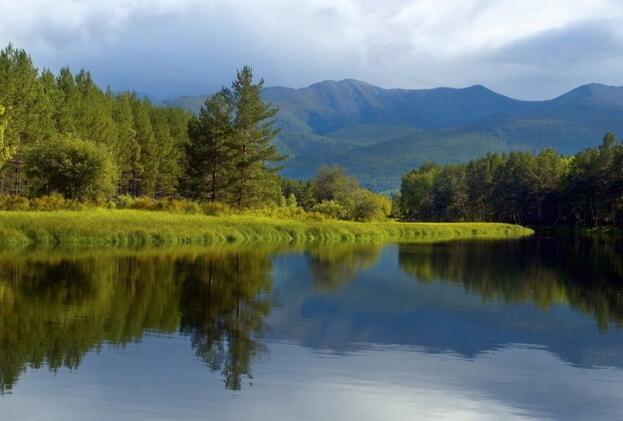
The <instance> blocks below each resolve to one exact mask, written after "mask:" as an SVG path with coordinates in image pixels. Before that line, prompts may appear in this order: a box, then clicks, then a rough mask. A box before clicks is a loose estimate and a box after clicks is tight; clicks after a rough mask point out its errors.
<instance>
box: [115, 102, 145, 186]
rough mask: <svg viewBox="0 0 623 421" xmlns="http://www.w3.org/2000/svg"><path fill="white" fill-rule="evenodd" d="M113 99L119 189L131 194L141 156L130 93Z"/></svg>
mask: <svg viewBox="0 0 623 421" xmlns="http://www.w3.org/2000/svg"><path fill="white" fill-rule="evenodd" d="M112 101H113V104H112V117H113V120H114V122H115V129H116V132H117V135H116V147H115V148H114V152H113V155H114V157H115V162H116V164H117V168H118V170H119V187H118V190H119V192H120V193H123V194H130V193H132V192H133V191H132V189H131V186H130V184H131V181H132V174H133V171H134V167H135V166H136V165H138V161H139V158H140V147H139V145H138V144H137V142H136V130H135V129H134V116H133V115H132V104H131V102H130V94H129V93H123V94H121V95H119V96H117V97H115V98H113V100H112Z"/></svg>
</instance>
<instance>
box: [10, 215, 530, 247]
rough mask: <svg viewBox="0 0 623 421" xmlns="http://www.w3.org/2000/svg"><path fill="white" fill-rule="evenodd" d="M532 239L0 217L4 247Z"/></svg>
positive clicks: (478, 231) (456, 227) (336, 226)
mask: <svg viewBox="0 0 623 421" xmlns="http://www.w3.org/2000/svg"><path fill="white" fill-rule="evenodd" d="M530 234H532V230H530V229H528V228H524V227H521V226H517V225H510V224H497V223H404V222H394V221H388V222H365V223H362V222H346V221H332V220H330V221H329V220H322V221H318V220H312V219H276V218H269V217H260V216H251V215H249V216H246V215H228V216H205V215H180V214H171V213H166V212H151V211H137V210H108V209H94V210H87V211H52V212H0V246H3V247H4V248H6V247H12V246H52V247H55V246H70V247H84V246H86V247H91V246H95V247H103V246H124V247H143V246H181V245H218V244H229V243H236V244H254V243H266V244H269V243H283V244H286V243H287V244H291V243H294V244H302V243H328V242H389V241H396V242H398V241H440V240H449V239H466V238H510V237H518V236H525V235H530Z"/></svg>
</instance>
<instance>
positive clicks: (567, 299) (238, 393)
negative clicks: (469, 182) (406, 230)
mask: <svg viewBox="0 0 623 421" xmlns="http://www.w3.org/2000/svg"><path fill="white" fill-rule="evenodd" d="M621 256H623V248H622V247H621V244H620V243H618V242H613V241H605V240H593V241H588V240H583V241H577V240H576V241H572V240H564V241H561V240H558V241H555V240H552V239H528V240H519V241H500V242H488V241H487V242H483V241H480V242H454V243H444V244H411V245H388V246H384V247H379V246H336V245H332V246H324V247H313V248H308V249H303V250H283V249H282V250H259V249H230V250H207V251H206V250H204V251H192V252H176V253H175V254H171V253H169V254H167V253H157V252H138V253H129V252H121V251H119V252H116V253H112V254H111V253H108V254H101V253H76V254H75V255H67V254H54V253H48V254H42V253H29V254H25V253H20V254H18V253H14V254H11V253H4V254H0V419H2V420H28V419H37V420H38V419H42V420H113V419H114V420H126V419H127V420H135V419H149V420H152V419H153V420H155V419H171V418H175V419H179V420H183V419H201V420H203V419H215V420H230V419H231V420H243V419H260V420H289V419H296V420H332V419H336V420H337V419H341V420H347V419H356V420H413V419H418V418H421V419H436V418H442V419H443V418H447V419H452V420H456V419H478V420H486V419H505V420H508V419H564V420H568V419H590V420H607V419H623V330H622V329H621V327H622V325H623V259H622V257H621Z"/></svg>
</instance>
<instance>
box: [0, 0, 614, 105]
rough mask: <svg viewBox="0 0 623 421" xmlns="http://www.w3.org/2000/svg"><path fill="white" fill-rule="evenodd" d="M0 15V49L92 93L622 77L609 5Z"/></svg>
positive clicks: (518, 86) (286, 1) (333, 0)
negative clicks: (237, 79) (63, 72)
mask: <svg viewBox="0 0 623 421" xmlns="http://www.w3.org/2000/svg"><path fill="white" fill-rule="evenodd" d="M0 10H2V14H1V15H0V42H2V43H4V44H6V43H8V42H9V41H12V42H14V43H15V44H16V45H17V46H19V47H23V48H26V49H27V50H29V51H30V52H31V53H32V55H33V56H34V58H35V60H36V61H37V63H39V64H40V65H42V66H47V67H51V68H53V69H55V68H58V67H59V66H61V65H63V64H70V65H72V66H74V67H83V66H84V67H86V68H89V69H91V70H92V71H93V73H94V74H95V76H96V78H97V80H98V81H99V82H100V83H103V84H111V85H113V87H115V88H120V89H124V88H133V89H137V90H141V91H146V92H150V93H153V94H156V95H159V96H162V97H166V96H172V95H179V94H197V93H200V92H205V91H207V90H211V89H214V88H215V87H218V86H220V85H222V84H226V83H227V81H228V80H229V79H230V78H231V74H232V73H233V71H234V70H235V69H236V68H237V67H240V66H241V65H243V64H251V65H253V66H254V67H255V68H256V71H257V73H258V74H261V75H263V76H264V77H265V78H266V80H267V83H268V84H269V85H275V84H281V85H289V86H302V85H307V84H309V83H312V82H315V81H317V80H321V79H340V78H346V77H354V78H359V79H363V80H367V81H369V82H371V83H376V84H380V85H382V86H391V87H411V88H416V87H433V86H439V85H446V86H448V85H449V86H465V85H469V84H474V83H482V84H486V85H489V86H491V87H492V88H494V89H498V90H501V91H503V92H504V93H507V94H511V95H518V96H523V97H525V96H531V97H534V96H536V97H538V96H551V95H554V94H556V93H560V89H568V88H572V87H573V84H577V83H582V82H586V81H598V82H612V81H613V78H614V77H615V76H616V75H617V74H621V73H622V72H621V70H623V64H622V63H621V61H622V60H621V59H622V58H623V51H618V50H619V49H617V48H614V47H615V46H617V45H618V43H619V41H620V31H619V30H618V28H619V27H623V26H622V25H621V23H622V21H623V4H621V2H619V1H617V0H578V1H574V2H573V3H572V4H571V2H569V1H568V0H549V1H547V2H543V1H542V0H524V1H521V2H517V1H514V0H513V1H511V0H417V1H407V0H386V1H383V2H378V1H375V0H300V1H291V0H263V1H247V0H229V1H226V0H125V1H124V0H107V1H105V2H102V1H95V0H91V1H89V0H82V1H80V0H58V1H55V2H50V1H47V0H22V1H20V2H15V1H10V0H0ZM587 63H590V64H591V65H590V66H589V65H587ZM569 66H572V67H573V68H572V69H569ZM595 68H597V69H598V70H595ZM556 77H559V78H560V83H554V82H556ZM604 79H608V80H604ZM544 81H548V84H547V86H546V87H543V86H542V85H543V82H544ZM614 82H616V81H614ZM618 83H619V84H620V83H621V82H618ZM539 85H541V86H539Z"/></svg>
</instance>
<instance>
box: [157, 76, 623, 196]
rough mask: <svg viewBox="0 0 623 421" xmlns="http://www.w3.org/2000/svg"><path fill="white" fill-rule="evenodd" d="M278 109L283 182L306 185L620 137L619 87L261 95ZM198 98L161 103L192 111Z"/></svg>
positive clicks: (395, 176) (391, 182) (622, 92)
mask: <svg viewBox="0 0 623 421" xmlns="http://www.w3.org/2000/svg"><path fill="white" fill-rule="evenodd" d="M264 98H265V99H266V100H268V101H270V102H271V103H273V104H275V105H276V106H278V107H279V109H280V112H279V114H278V115H277V121H276V125H277V126H278V127H280V128H281V129H282V131H281V133H280V135H279V137H278V139H277V142H278V145H279V148H280V149H281V151H282V152H284V153H287V154H288V155H289V156H290V159H289V160H287V161H286V162H285V163H284V170H283V174H284V175H287V176H290V177H295V178H308V177H310V176H312V175H313V174H314V172H315V171H316V169H317V168H318V167H320V166H322V165H327V164H338V165H341V166H343V167H345V168H346V169H347V171H348V172H349V173H351V174H353V175H354V176H356V177H357V178H359V179H360V180H361V181H362V182H363V184H364V185H366V186H368V187H371V188H374V189H376V190H392V189H396V188H397V187H398V185H399V183H400V176H401V175H402V174H403V173H404V172H406V171H408V170H409V169H411V168H413V167H414V166H417V165H420V164H422V163H424V162H428V161H433V162H437V163H441V164H443V163H458V162H465V161H467V160H469V159H471V158H475V157H477V156H480V155H482V154H484V153H486V152H509V151H511V150H525V151H530V152H538V151H539V150H540V149H542V148H544V147H552V148H554V149H555V150H556V151H558V152H559V153H563V154H573V153H577V152H579V151H581V150H582V149H585V148H587V147H589V146H596V145H597V144H598V141H597V139H600V138H601V137H602V136H603V134H604V133H605V132H607V131H616V132H621V131H622V130H623V88H618V87H611V86H604V85H597V84H592V85H585V86H582V87H579V88H577V89H575V90H573V91H571V92H568V93H566V94H564V95H562V96H560V97H558V98H555V99H552V100H548V101H519V100H515V99H511V98H508V97H505V96H503V95H500V94H497V93H495V92H493V91H491V90H489V89H487V88H485V87H483V86H472V87H469V88H465V89H450V88H438V89H430V90H405V89H382V88H379V87H376V86H373V85H370V84H367V83H365V82H360V81H355V80H343V81H340V82H333V81H326V82H320V83H317V84H314V85H311V86H309V87H307V88H302V89H290V88H283V87H274V88H266V89H265V90H264ZM202 100H203V98H202V97H185V98H178V99H176V100H172V101H168V102H167V104H170V105H178V106H182V107H184V108H186V109H188V110H190V111H193V112H196V111H197V110H198V108H199V104H201V102H202Z"/></svg>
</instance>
